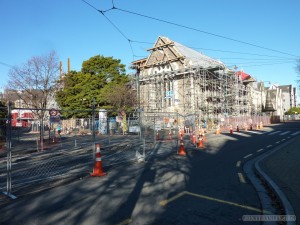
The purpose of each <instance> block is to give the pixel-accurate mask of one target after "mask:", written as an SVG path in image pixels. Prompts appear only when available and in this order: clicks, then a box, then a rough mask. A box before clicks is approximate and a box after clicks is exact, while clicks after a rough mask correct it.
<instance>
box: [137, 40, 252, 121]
mask: <svg viewBox="0 0 300 225" xmlns="http://www.w3.org/2000/svg"><path fill="white" fill-rule="evenodd" d="M148 51H150V52H151V53H150V55H149V56H148V57H147V58H145V59H141V60H137V61H135V62H133V63H132V64H133V67H134V68H135V69H136V70H137V76H138V77H139V95H140V96H139V99H140V108H142V109H143V111H144V112H165V113H167V112H177V113H179V114H180V115H184V116H185V115H190V114H196V115H199V116H200V118H202V119H206V118H207V119H210V118H211V119H218V118H221V117H226V116H243V115H250V114H253V109H252V108H253V107H251V102H252V101H251V95H250V93H249V87H248V85H247V84H248V83H249V82H251V81H253V80H251V79H248V78H249V77H247V74H244V73H237V72H236V71H234V70H232V69H229V68H228V67H226V66H225V64H224V63H222V62H220V61H217V60H214V59H212V58H209V57H207V56H205V55H203V54H202V53H199V52H197V51H195V50H193V49H191V48H188V47H186V46H183V45H181V44H179V43H177V42H175V41H172V40H170V39H169V38H166V37H162V36H160V37H158V39H157V41H156V43H155V44H154V47H153V48H151V49H148Z"/></svg>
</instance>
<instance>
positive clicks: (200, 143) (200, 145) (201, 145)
mask: <svg viewBox="0 0 300 225" xmlns="http://www.w3.org/2000/svg"><path fill="white" fill-rule="evenodd" d="M198 148H204V144H203V136H202V135H201V134H200V135H199V141H198Z"/></svg>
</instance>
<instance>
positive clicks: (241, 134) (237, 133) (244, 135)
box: [233, 132, 251, 137]
mask: <svg viewBox="0 0 300 225" xmlns="http://www.w3.org/2000/svg"><path fill="white" fill-rule="evenodd" d="M233 134H236V135H240V136H243V137H251V135H249V134H244V133H240V132H234V133H233Z"/></svg>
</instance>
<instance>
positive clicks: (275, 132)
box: [268, 131, 281, 135]
mask: <svg viewBox="0 0 300 225" xmlns="http://www.w3.org/2000/svg"><path fill="white" fill-rule="evenodd" d="M279 132H281V131H274V132H272V133H269V134H268V135H273V134H277V133H279Z"/></svg>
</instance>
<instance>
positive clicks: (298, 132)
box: [291, 131, 300, 136]
mask: <svg viewBox="0 0 300 225" xmlns="http://www.w3.org/2000/svg"><path fill="white" fill-rule="evenodd" d="M297 134H300V131H297V132H295V133H292V134H291V135H293V136H295V135H297Z"/></svg>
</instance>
